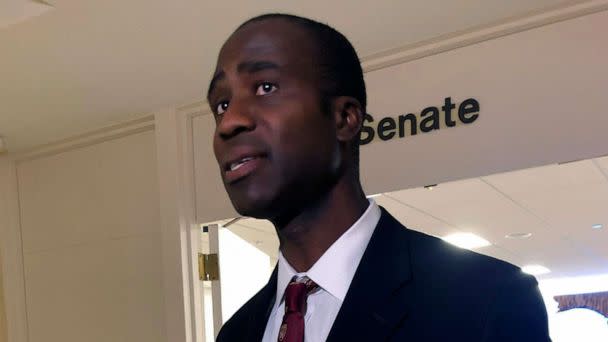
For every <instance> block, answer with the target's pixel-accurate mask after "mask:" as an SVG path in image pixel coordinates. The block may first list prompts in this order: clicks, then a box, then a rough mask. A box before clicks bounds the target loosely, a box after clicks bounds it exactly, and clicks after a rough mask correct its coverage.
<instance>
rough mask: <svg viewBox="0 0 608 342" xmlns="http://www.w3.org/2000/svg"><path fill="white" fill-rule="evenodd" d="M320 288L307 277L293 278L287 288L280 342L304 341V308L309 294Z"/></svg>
mask: <svg viewBox="0 0 608 342" xmlns="http://www.w3.org/2000/svg"><path fill="white" fill-rule="evenodd" d="M317 288H318V285H317V284H315V282H314V281H312V280H310V279H308V278H307V277H305V278H302V279H300V280H299V281H296V279H295V277H294V279H292V280H291V282H290V283H289V285H287V289H286V290H285V315H284V316H283V323H282V324H281V329H280V330H279V339H278V341H279V342H304V309H305V305H306V298H308V294H310V293H311V292H312V291H314V290H315V289H317Z"/></svg>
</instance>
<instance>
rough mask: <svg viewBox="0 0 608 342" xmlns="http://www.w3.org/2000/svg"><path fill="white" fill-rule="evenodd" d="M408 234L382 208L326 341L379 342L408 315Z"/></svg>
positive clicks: (409, 304) (409, 302) (410, 301)
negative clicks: (355, 341)
mask: <svg viewBox="0 0 608 342" xmlns="http://www.w3.org/2000/svg"><path fill="white" fill-rule="evenodd" d="M408 237H409V234H408V231H407V229H405V227H403V226H402V225H401V224H400V223H399V222H397V221H396V220H395V219H394V218H393V217H392V216H391V215H390V214H389V213H388V212H387V211H386V210H384V208H382V216H381V218H380V221H379V222H378V225H377V226H376V230H375V231H374V234H373V235H372V238H371V239H370V242H369V245H368V246H367V249H366V251H365V253H364V254H363V258H362V259H361V262H360V264H359V266H358V268H357V271H356V272H355V276H354V277H353V281H352V283H351V286H350V288H349V290H348V293H347V294H346V297H345V298H344V302H343V303H342V307H341V308H340V312H339V313H338V316H337V317H336V320H335V322H334V325H333V326H332V329H331V331H330V333H329V336H328V338H327V341H350V340H357V341H383V340H386V339H388V338H389V337H390V335H391V333H392V332H394V331H395V329H396V328H397V327H399V326H400V325H402V324H403V323H404V320H405V319H406V317H407V316H408V314H409V313H410V312H411V304H412V302H413V296H414V291H413V286H411V279H412V270H411V266H410V247H409V238H408Z"/></svg>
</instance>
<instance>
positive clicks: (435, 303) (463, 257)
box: [218, 209, 550, 342]
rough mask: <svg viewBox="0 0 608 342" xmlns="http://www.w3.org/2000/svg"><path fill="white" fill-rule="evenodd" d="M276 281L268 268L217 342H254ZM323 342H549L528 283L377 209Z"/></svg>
mask: <svg viewBox="0 0 608 342" xmlns="http://www.w3.org/2000/svg"><path fill="white" fill-rule="evenodd" d="M276 281H277V270H276V268H275V271H274V272H273V274H272V276H271V277H270V281H269V282H268V284H267V285H266V286H265V287H264V288H262V290H260V292H258V293H257V294H256V295H255V296H254V297H253V298H251V299H250V300H249V301H248V302H247V303H246V304H245V305H244V306H243V307H242V308H241V309H240V310H239V311H237V313H235V314H234V316H233V317H232V318H231V319H230V320H228V322H226V324H225V325H224V326H223V328H222V330H221V331H220V333H219V336H218V341H220V342H236V341H238V342H244V341H261V340H262V337H263V335H264V330H265V328H266V323H267V321H268V317H269V315H270V311H271V308H272V305H273V303H274V297H275V293H276ZM327 341H332V342H333V341H345V342H346V341H348V342H351V341H366V342H367V341H407V342H413V341H429V342H430V341H441V342H445V341H484V342H490V341H517V342H545V341H550V339H549V333H548V327H547V312H546V309H545V306H544V304H543V300H542V298H541V296H540V293H539V291H538V287H537V283H536V280H535V279H534V278H533V277H531V276H528V275H525V274H524V273H522V272H521V270H520V269H519V268H517V267H515V266H513V265H511V264H508V263H506V262H503V261H500V260H497V259H494V258H490V257H486V256H483V255H479V254H477V253H473V252H470V251H467V250H463V249H460V248H457V247H453V246H451V245H449V244H447V243H445V242H443V241H442V240H440V239H437V238H434V237H431V236H428V235H425V234H422V233H419V232H415V231H412V230H409V229H406V228H405V227H404V226H402V225H401V224H400V223H399V222H397V221H396V220H395V219H394V218H393V217H392V216H391V215H390V214H389V213H388V212H387V211H386V210H384V209H382V216H381V218H380V222H379V223H378V226H377V227H376V230H375V232H374V234H373V235H372V238H371V240H370V242H369V245H368V247H367V249H366V251H365V253H364V255H363V258H362V259H361V263H360V264H359V267H358V268H357V271H356V273H355V276H354V278H353V281H352V283H351V285H350V288H349V290H348V293H347V294H346V297H345V298H344V302H343V304H342V307H341V308H340V312H339V313H338V316H337V317H336V320H335V322H334V324H333V326H332V328H331V331H330V333H329V336H328V338H327ZM319 342H321V341H319Z"/></svg>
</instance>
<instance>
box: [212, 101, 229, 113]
mask: <svg viewBox="0 0 608 342" xmlns="http://www.w3.org/2000/svg"><path fill="white" fill-rule="evenodd" d="M227 109H228V101H222V102H220V103H219V104H218V105H217V108H216V109H215V112H216V113H217V115H222V114H224V112H225V111H226V110H227Z"/></svg>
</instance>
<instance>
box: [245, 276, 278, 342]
mask: <svg viewBox="0 0 608 342" xmlns="http://www.w3.org/2000/svg"><path fill="white" fill-rule="evenodd" d="M277 273H278V269H277V267H275V268H274V271H273V272H272V275H271V276H270V280H269V281H268V283H267V284H266V286H264V287H263V288H262V289H261V290H260V292H258V294H257V295H256V296H255V297H254V298H253V301H254V302H253V303H252V305H251V308H252V310H251V312H250V313H249V323H248V327H247V330H246V331H244V332H246V334H245V335H244V336H246V337H247V338H246V339H243V341H245V340H246V341H261V340H262V338H263V337H264V331H265V330H266V324H267V322H268V318H269V317H270V312H271V311H272V305H273V304H274V297H275V295H276V292H277Z"/></svg>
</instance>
